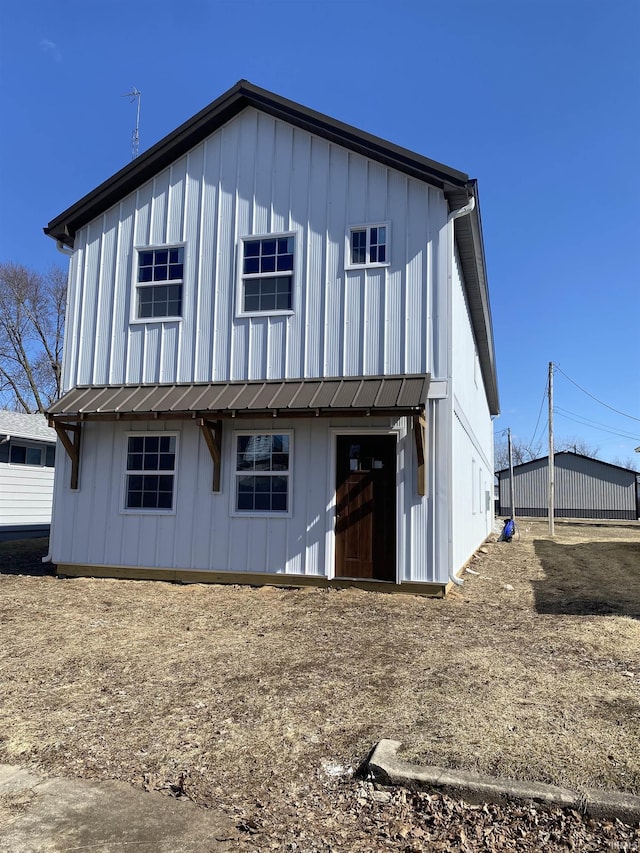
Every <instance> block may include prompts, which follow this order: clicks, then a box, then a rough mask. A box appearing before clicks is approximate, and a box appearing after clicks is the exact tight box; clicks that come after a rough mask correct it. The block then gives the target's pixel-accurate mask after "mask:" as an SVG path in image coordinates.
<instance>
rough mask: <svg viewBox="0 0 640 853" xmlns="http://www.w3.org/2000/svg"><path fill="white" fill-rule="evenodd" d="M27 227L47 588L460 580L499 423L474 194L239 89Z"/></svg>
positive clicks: (330, 124) (485, 510)
mask: <svg viewBox="0 0 640 853" xmlns="http://www.w3.org/2000/svg"><path fill="white" fill-rule="evenodd" d="M45 231H46V233H47V234H48V235H49V236H50V237H52V238H53V239H55V240H56V241H58V243H59V246H60V247H61V248H62V247H68V249H69V250H71V251H72V254H71V259H70V273H69V302H68V312H67V329H66V340H65V351H64V377H63V382H64V389H65V392H66V393H65V394H64V395H63V397H62V398H61V399H60V400H59V401H58V402H57V403H55V405H53V406H52V407H51V409H50V411H49V418H50V422H51V423H52V425H53V426H54V427H55V428H56V431H57V434H58V437H59V440H60V443H61V445H62V447H61V450H62V449H64V451H65V452H60V453H59V454H58V468H57V472H56V484H55V494H54V510H53V523H52V536H51V549H50V550H51V555H52V558H53V560H54V562H55V563H56V564H57V566H58V571H59V572H60V573H63V574H65V575H78V574H92V575H107V576H116V577H155V578H166V579H176V580H184V581H216V582H218V581H231V582H236V583H237V582H251V583H280V584H287V585H291V584H293V585H295V584H300V585H302V584H306V583H316V584H319V585H322V584H326V583H335V584H341V583H352V582H353V581H354V580H356V581H358V582H361V583H362V584H363V585H365V586H369V585H371V586H373V587H376V586H378V587H380V588H388V589H394V588H400V589H407V590H413V589H416V590H419V591H423V592H427V593H440V592H443V591H444V590H445V589H446V587H447V586H448V584H449V583H450V582H451V581H452V580H455V579H456V576H457V574H458V573H459V572H460V570H461V569H462V567H463V566H464V564H465V562H466V561H467V560H468V559H469V557H470V556H471V554H472V553H473V551H474V550H475V549H476V548H477V547H478V546H479V545H480V543H482V541H483V540H484V539H485V538H486V537H487V535H488V534H489V533H490V532H491V529H492V523H493V501H492V498H491V496H492V492H493V440H492V422H491V418H492V415H496V414H497V413H498V392H497V380H496V368H495V361H494V346H493V333H492V326H491V314H490V308H489V296H488V290H487V277H486V270H485V258H484V249H483V238H482V228H481V221H480V211H479V204H478V189H477V184H476V182H475V181H474V180H470V179H469V178H468V177H467V175H465V174H463V173H462V172H459V171H456V170H455V169H451V168H449V167H447V166H443V165H441V164H439V163H436V162H434V161H432V160H428V159H426V158H425V157H423V156H421V155H419V154H415V153H413V152H411V151H408V150H406V149H403V148H400V147H398V146H396V145H393V144H391V143H389V142H386V141H384V140H382V139H379V138H376V137H374V136H371V135H369V134H367V133H364V132H362V131H360V130H357V129H356V128H353V127H350V126H348V125H345V124H342V123H341V122H338V121H335V120H334V119H332V118H329V117H327V116H325V115H321V114H319V113H317V112H314V111H312V110H310V109H308V108H306V107H304V106H301V105H300V104H296V103H293V102H291V101H288V100H285V99H284V98H282V97H279V96H278V95H275V94H273V93H271V92H268V91H265V90H263V89H260V88H257V87H256V86H253V85H251V84H250V83H247V82H246V81H240V82H239V83H238V84H237V85H235V86H234V87H233V88H232V89H230V90H229V91H227V92H225V93H224V94H223V95H222V96H221V97H219V98H218V99H217V100H216V101H214V102H213V103H212V104H210V105H209V106H208V107H206V108H205V109H204V110H202V111H201V112H200V113H198V114H197V115H196V116H194V117H193V118H192V119H190V120H189V121H187V122H185V123H184V124H183V125H182V126H180V127H179V128H177V130H175V131H174V132H173V133H171V134H169V135H168V136H167V137H166V138H164V139H163V140H161V141H160V142H159V143H157V145H155V146H154V147H153V148H151V149H150V150H149V151H147V152H146V153H144V154H142V155H141V156H139V157H138V158H137V159H136V160H134V161H132V162H131V163H130V164H129V165H128V166H126V167H125V168H123V169H122V170H120V171H119V172H118V173H117V174H115V175H114V176H113V177H112V178H110V179H109V180H107V181H106V182H105V183H103V184H102V185H100V186H99V187H97V189H95V190H93V191H92V192H90V193H89V194H88V195H86V196H85V197H84V198H82V199H81V200H80V201H78V202H77V203H76V204H74V205H73V206H72V207H70V208H69V209H68V210H66V211H64V212H63V213H62V214H60V215H59V216H57V217H56V218H55V219H54V220H52V221H51V222H50V223H49V225H48V227H47V228H46V229H45Z"/></svg>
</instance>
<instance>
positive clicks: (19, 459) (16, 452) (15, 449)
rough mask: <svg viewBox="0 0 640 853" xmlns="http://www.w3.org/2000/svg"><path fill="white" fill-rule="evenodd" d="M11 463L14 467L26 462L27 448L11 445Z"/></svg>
mask: <svg viewBox="0 0 640 853" xmlns="http://www.w3.org/2000/svg"><path fill="white" fill-rule="evenodd" d="M11 461H12V462H13V463H14V464H15V465H24V464H25V463H26V461H27V448H26V447H24V446H23V445H20V444H12V445H11Z"/></svg>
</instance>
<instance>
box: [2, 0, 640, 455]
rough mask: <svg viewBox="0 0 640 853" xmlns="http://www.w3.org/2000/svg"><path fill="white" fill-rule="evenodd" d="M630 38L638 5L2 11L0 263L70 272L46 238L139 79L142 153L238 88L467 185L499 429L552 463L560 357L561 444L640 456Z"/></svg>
mask: <svg viewBox="0 0 640 853" xmlns="http://www.w3.org/2000/svg"><path fill="white" fill-rule="evenodd" d="M639 42H640V2H639V0H607V2H606V3H605V2H604V0H598V2H592V0H518V2H513V0H456V2H449V3H443V2H440V0H437V2H436V0H395V2H394V3H388V2H383V0H261V2H258V0H153V2H151V0H128V2H121V0H110V2H97V0H60V2H58V3H54V4H52V3H50V2H43V0H22V2H20V3H18V2H17V0H7V2H6V3H5V4H3V10H2V28H1V30H0V75H1V77H0V109H1V112H0V114H1V115H2V117H3V122H2V129H1V130H0V235H1V236H0V241H1V242H0V261H13V262H17V263H22V264H25V265H27V266H31V267H34V268H36V269H39V270H41V271H46V270H47V269H48V268H49V267H50V266H51V265H52V264H55V263H60V262H63V263H64V259H63V258H62V256H61V255H59V254H58V253H57V252H56V249H55V244H54V243H53V241H52V240H50V239H48V238H46V237H45V236H44V235H43V233H42V227H43V226H44V225H46V224H47V222H48V221H49V220H50V219H52V218H53V217H54V216H56V215H57V214H58V213H60V212H62V210H64V209H65V208H66V207H68V206H69V205H70V204H72V203H73V202H75V201H77V200H78V199H79V198H80V197H81V196H83V195H84V194H85V193H86V192H88V191H89V190H91V189H93V188H94V187H95V186H97V184H99V183H100V182H102V181H103V180H105V179H106V178H108V177H109V176H110V175H111V174H113V173H114V172H115V171H117V170H118V169H119V168H121V167H122V166H124V165H126V163H127V162H129V160H130V157H131V153H130V143H131V133H132V130H133V127H134V125H135V104H132V103H130V102H129V100H128V99H127V98H124V97H122V95H123V94H124V93H126V92H128V91H130V90H131V88H132V87H134V86H135V87H137V88H138V89H139V90H140V91H141V92H142V103H141V121H140V151H144V150H145V149H146V148H149V147H150V146H151V145H153V144H154V143H155V142H157V141H158V140H159V139H161V138H162V137H163V136H164V135H165V134H167V133H169V132H170V131H171V130H173V129H174V128H175V127H177V126H178V125H179V124H180V123H181V122H183V121H184V120H186V119H187V118H189V117H190V116H191V115H193V114H194V113H195V112H197V111H198V110H200V109H201V108H202V107H204V106H206V105H207V104H208V103H210V102H211V101H212V100H214V99H215V98H216V97H217V96H218V95H219V94H221V93H222V92H223V91H225V90H226V89H227V88H229V87H230V86H232V85H233V84H234V83H235V82H236V81H237V80H239V79H240V78H245V79H248V80H250V81H251V82H252V83H255V84H256V85H259V86H263V87H265V88H267V89H270V90H272V91H274V92H277V93H278V94H280V95H283V96H285V97H288V98H291V99H293V100H295V101H299V102H301V103H303V104H305V105H307V106H309V107H311V108H313V109H315V110H318V111H320V112H324V113H327V114H329V115H331V116H333V117H335V118H337V119H340V120H342V121H346V122H348V123H349V124H353V125H355V126H357V127H360V128H361V129H363V130H366V131H368V132H370V133H374V134H377V135H379V136H382V137H384V138H385V139H388V140H390V141H392V142H395V143H397V144H399V145H403V146H405V147H407V148H410V149H412V150H414V151H417V152H420V153H421V154H424V155H425V156H427V157H430V158H432V159H435V160H439V161H441V162H443V163H445V164H447V165H449V166H452V167H454V168H456V169H459V170H461V171H463V172H467V173H468V174H469V175H470V176H472V177H476V178H478V180H479V186H480V199H481V210H482V219H483V226H484V238H485V250H486V258H487V267H488V276H489V286H490V292H491V300H492V311H493V323H494V333H495V341H496V353H497V363H498V376H499V387H500V397H501V406H502V415H501V416H500V418H499V419H497V420H496V422H495V429H496V431H497V432H499V431H500V430H503V429H506V428H507V427H510V428H511V430H512V432H513V434H514V435H515V436H516V438H517V439H519V440H520V441H522V442H524V443H525V444H529V442H530V441H531V439H532V438H533V437H534V434H536V435H537V436H538V437H539V438H541V439H542V441H543V452H546V450H545V449H544V448H546V422H547V413H546V403H545V404H544V405H543V406H542V413H541V415H540V419H539V421H538V415H539V413H540V412H541V403H542V401H543V393H544V389H545V385H546V379H547V367H548V363H549V361H553V362H554V363H555V364H557V365H559V367H560V368H561V370H562V371H563V373H560V372H559V371H558V372H557V373H556V376H555V404H556V407H557V411H556V417H555V433H556V435H557V436H559V437H560V438H570V437H575V438H577V439H579V440H583V441H585V442H586V443H587V444H589V445H590V446H591V447H593V448H594V449H597V450H598V455H599V456H600V458H602V459H607V460H616V459H618V460H621V461H623V462H624V461H625V460H627V459H631V458H633V459H635V460H636V461H637V460H639V459H640V455H638V456H634V453H633V451H634V448H635V447H637V446H640V364H639V362H640V358H639V349H640V346H639V334H638V332H639V328H640V207H639V205H638V199H639V198H640V178H639V174H640V173H639V170H638V153H639V150H640V146H639V140H640V109H639V107H640V59H639V58H638V57H639V56H640V54H639V51H638V43H639ZM566 377H570V379H571V380H573V382H571V381H569V379H567V378H566ZM574 382H575V383H577V384H578V385H580V386H582V388H583V389H585V390H586V391H588V392H589V393H590V394H592V395H593V396H594V397H596V398H597V399H598V400H600V401H602V402H604V403H606V404H607V405H608V406H610V407H612V409H617V410H618V412H622V413H626V414H628V415H632V416H633V417H634V418H635V419H632V418H628V417H623V416H622V415H621V414H618V413H616V412H614V411H612V410H611V408H605V407H604V406H602V405H601V404H600V403H598V402H596V401H594V400H593V399H592V398H591V397H589V396H587V394H585V393H584V392H583V391H581V390H580V389H579V388H577V387H576V386H575V385H574V384H573V383H574ZM586 421H588V422H590V423H585V422H586ZM594 423H596V424H597V425H598V426H597V428H594V426H593V424H594ZM536 424H537V430H536Z"/></svg>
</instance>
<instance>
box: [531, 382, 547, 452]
mask: <svg viewBox="0 0 640 853" xmlns="http://www.w3.org/2000/svg"><path fill="white" fill-rule="evenodd" d="M548 392H549V380H548V379H547V381H546V382H545V386H544V392H543V394H542V400H541V401H540V410H539V411H538V419H537V421H536V425H535V428H534V430H533V435H532V436H531V441H530V442H529V444H528V445H527V450H528V452H529V453H531V448H532V446H533V442H534V441H535V439H536V433H537V432H538V424H539V423H540V416H541V415H542V407H543V406H544V401H545V398H546V396H547V394H548Z"/></svg>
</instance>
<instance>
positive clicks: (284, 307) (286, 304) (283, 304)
mask: <svg viewBox="0 0 640 853" xmlns="http://www.w3.org/2000/svg"><path fill="white" fill-rule="evenodd" d="M275 308H276V309H277V310H278V311H290V310H291V294H289V293H279V294H278V295H277V296H276V304H275Z"/></svg>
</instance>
